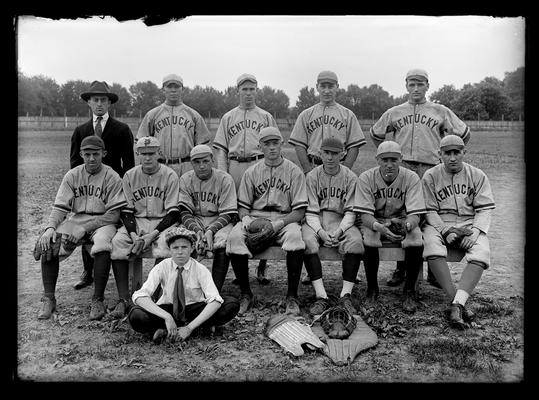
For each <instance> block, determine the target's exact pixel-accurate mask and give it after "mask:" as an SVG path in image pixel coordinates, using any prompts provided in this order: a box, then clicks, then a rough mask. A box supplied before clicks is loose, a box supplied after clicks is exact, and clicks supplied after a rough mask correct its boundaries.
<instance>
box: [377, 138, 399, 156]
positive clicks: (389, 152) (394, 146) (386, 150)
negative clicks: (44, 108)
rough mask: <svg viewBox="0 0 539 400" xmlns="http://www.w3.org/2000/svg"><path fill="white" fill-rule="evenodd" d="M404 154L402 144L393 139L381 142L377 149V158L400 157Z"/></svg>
mask: <svg viewBox="0 0 539 400" xmlns="http://www.w3.org/2000/svg"><path fill="white" fill-rule="evenodd" d="M401 155H402V151H401V146H400V145H399V144H398V143H397V142H394V141H392V140H386V141H385V142H382V143H380V145H379V146H378V149H377V150H376V158H388V157H394V158H399V157H400V156H401Z"/></svg>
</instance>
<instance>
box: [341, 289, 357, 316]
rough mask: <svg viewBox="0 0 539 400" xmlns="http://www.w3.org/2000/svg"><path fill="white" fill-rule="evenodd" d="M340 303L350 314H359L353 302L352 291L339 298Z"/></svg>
mask: <svg viewBox="0 0 539 400" xmlns="http://www.w3.org/2000/svg"><path fill="white" fill-rule="evenodd" d="M339 304H340V305H342V306H343V307H345V308H346V309H347V310H348V312H349V313H350V314H352V315H357V310H356V308H355V307H354V305H353V304H352V295H351V294H350V293H346V294H345V295H344V296H343V297H341V298H340V299H339Z"/></svg>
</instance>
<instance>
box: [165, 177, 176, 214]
mask: <svg viewBox="0 0 539 400" xmlns="http://www.w3.org/2000/svg"><path fill="white" fill-rule="evenodd" d="M179 202H180V178H178V174H176V172H174V171H171V172H170V174H169V175H168V177H167V190H166V192H165V199H164V203H163V205H164V207H165V211H166V212H167V213H169V212H171V211H180V207H179Z"/></svg>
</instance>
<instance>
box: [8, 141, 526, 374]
mask: <svg viewBox="0 0 539 400" xmlns="http://www.w3.org/2000/svg"><path fill="white" fill-rule="evenodd" d="M70 136H71V132H66V131H49V132H36V131H32V132H30V131H20V132H19V136H18V211H17V218H18V229H17V241H18V266H17V277H18V282H17V288H18V326H17V328H18V329H17V338H18V341H17V356H18V360H17V366H16V371H14V373H15V376H17V377H18V378H19V379H22V380H32V381H134V380H142V381H156V380H157V381H271V382H283V381H294V382H341V381H346V382H517V381H520V380H522V379H523V377H524V362H523V354H524V340H523V334H524V322H523V320H524V318H523V314H524V313H523V305H524V304H523V303H524V297H523V296H524V244H525V239H526V236H525V226H526V224H525V222H526V218H525V193H526V185H525V183H526V181H525V160H524V134H523V133H522V132H478V133H474V134H473V135H472V139H471V141H470V143H469V146H468V148H469V151H468V154H467V161H470V162H471V163H472V164H474V165H476V166H478V167H479V168H481V169H483V170H484V171H485V172H486V173H487V175H488V176H489V178H490V181H491V185H492V188H493V192H494V198H495V201H496V205H497V208H496V210H495V211H494V213H493V219H492V224H491V230H490V232H489V240H490V245H491V253H492V254H491V261H492V267H491V268H490V269H489V270H487V271H486V272H485V274H484V275H483V278H482V279H481V281H480V283H479V285H478V287H477V289H476V292H475V293H474V295H473V296H472V297H471V299H470V300H469V307H471V309H472V310H474V311H475V312H476V314H477V316H478V318H477V320H476V323H475V325H474V326H473V328H472V329H469V330H467V331H464V332H457V331H454V330H451V329H448V328H447V325H446V323H445V320H444V317H443V310H444V309H445V305H446V300H445V298H444V296H443V293H442V292H441V291H440V290H437V289H435V288H433V287H431V286H429V285H427V284H422V287H421V293H422V296H423V299H422V304H423V306H422V307H421V309H420V311H418V312H417V313H416V314H414V315H413V316H407V315H405V314H403V313H402V312H401V311H400V306H399V305H400V297H399V295H400V288H391V287H388V286H386V285H385V281H386V279H387V278H388V277H389V274H390V273H391V271H392V269H393V265H394V263H387V262H386V263H384V262H383V263H381V267H380V273H379V281H380V287H381V291H382V293H381V304H380V305H379V307H376V308H372V309H365V308H364V307H360V311H361V316H362V317H363V319H364V320H365V321H366V322H367V323H368V324H369V325H370V326H371V327H372V328H373V330H375V332H376V333H377V334H378V339H379V343H378V345H377V346H376V347H374V348H372V349H370V350H367V351H366V352H365V353H362V354H360V355H359V356H358V357H357V358H356V360H355V361H354V362H353V363H352V364H351V365H348V366H345V367H336V366H335V365H333V364H332V363H331V362H330V360H329V358H327V357H326V356H324V355H322V354H320V353H308V354H305V355H304V356H302V357H299V358H294V357H291V356H288V355H287V354H286V353H284V351H282V349H281V348H280V347H279V346H278V345H277V344H276V343H274V342H272V341H271V340H270V339H268V338H267V337H266V336H264V334H263V329H264V324H265V322H266V320H267V319H268V318H269V316H270V315H272V314H273V313H275V312H278V311H279V307H280V306H281V304H280V301H281V300H282V296H283V295H284V291H285V288H286V270H285V268H284V264H283V263H275V264H272V263H270V267H269V270H268V275H269V276H268V277H269V279H270V280H271V284H270V285H268V286H260V285H258V284H257V282H256V280H255V279H254V275H253V274H252V288H253V291H254V293H255V295H256V296H257V297H258V298H259V299H260V301H259V304H258V305H257V307H256V308H255V309H254V310H253V312H252V313H251V315H249V316H248V317H245V318H242V319H238V318H236V319H234V320H233V321H231V322H230V323H229V324H228V325H227V326H226V327H225V330H224V331H223V333H222V334H221V335H219V336H216V337H214V338H205V337H194V338H192V339H191V340H189V341H188V342H187V343H185V344H183V345H179V344H177V345H164V346H155V345H153V344H151V343H149V342H148V341H147V340H146V339H145V338H143V337H142V336H141V335H139V334H136V333H135V332H133V331H132V330H131V328H130V327H129V324H128V323H127V321H125V320H121V321H114V320H112V319H108V318H105V319H104V320H103V321H88V312H89V302H90V298H91V293H92V289H91V288H86V289H83V290H81V291H75V290H73V289H72V285H73V284H74V283H75V282H76V281H77V280H78V277H79V275H80V272H81V271H82V267H81V258H80V250H79V249H77V250H76V252H75V254H73V255H72V256H71V257H69V258H68V259H67V260H65V261H64V262H62V264H61V266H60V276H59V279H58V285H57V298H58V312H57V313H56V315H55V318H53V319H51V320H49V321H38V320H37V319H36V315H37V312H38V307H39V299H40V297H41V291H42V283H41V273H40V265H39V263H37V262H35V261H34V259H33V257H32V256H31V249H32V248H33V245H34V242H35V240H36V238H37V235H38V232H39V229H40V228H41V227H42V225H43V224H44V223H45V221H46V218H47V217H48V214H49V212H50V207H51V205H52V202H53V200H54V196H55V194H56V190H57V188H58V185H59V184H60V181H61V179H62V177H63V175H64V174H65V172H66V171H67V170H68V169H69V161H68V159H69V157H68V155H69V146H70V144H69V139H70ZM285 136H286V137H287V136H288V135H287V133H285ZM284 154H285V156H286V157H288V158H290V159H291V160H293V161H297V160H296V158H295V155H294V152H293V150H292V149H291V148H289V147H285V151H284ZM374 165H375V161H374V146H373V145H372V143H370V142H368V144H367V145H366V146H364V147H362V148H361V151H360V156H359V158H358V161H357V162H356V164H355V165H354V168H353V169H354V172H356V173H360V172H362V171H364V170H365V169H367V168H370V167H373V166H374ZM205 264H206V265H208V266H210V263H209V262H207V261H205ZM255 265H256V264H255V263H254V262H253V263H252V264H251V266H253V267H254V266H255ZM151 266H152V262H151V260H145V263H144V273H145V275H146V274H147V273H148V271H149V269H150V268H151ZM462 268H463V264H462V263H455V264H453V265H452V274H453V277H454V279H455V280H457V279H458V277H459V276H460V273H461V272H462ZM340 271H341V268H340V265H339V264H338V263H331V262H327V263H324V276H325V278H324V279H325V281H326V287H327V288H328V291H329V292H337V291H338V290H340V282H341V281H340ZM361 272H362V273H363V267H361ZM232 279H233V274H232V271H229V274H228V276H227V280H226V282H225V286H224V293H228V294H233V295H237V294H238V289H237V287H236V286H234V285H232V284H231V280H232ZM364 292H365V279H364V276H363V281H362V282H360V284H359V285H356V287H355V288H354V291H353V296H354V302H355V304H356V305H357V306H361V299H362V298H363V296H364ZM313 293H314V292H313V290H312V288H310V287H306V286H303V285H302V286H301V287H300V300H301V301H302V303H303V306H304V307H305V306H306V305H307V304H309V301H310V300H311V299H312V296H313ZM115 298H116V289H115V285H114V280H113V277H112V274H111V278H110V280H109V284H108V286H107V291H106V300H109V301H113V300H114V299H115ZM302 311H306V308H302Z"/></svg>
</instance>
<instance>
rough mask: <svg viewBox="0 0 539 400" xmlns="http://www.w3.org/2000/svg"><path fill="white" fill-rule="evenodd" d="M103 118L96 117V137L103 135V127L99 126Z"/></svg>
mask: <svg viewBox="0 0 539 400" xmlns="http://www.w3.org/2000/svg"><path fill="white" fill-rule="evenodd" d="M102 119H103V117H97V122H96V124H95V129H94V130H95V134H96V136H98V137H101V135H103V127H102V126H101V120H102Z"/></svg>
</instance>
